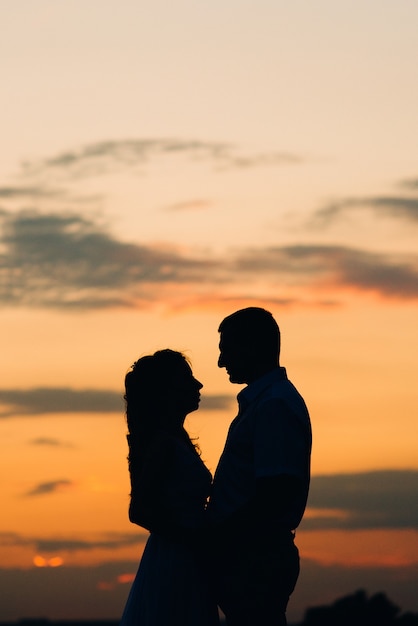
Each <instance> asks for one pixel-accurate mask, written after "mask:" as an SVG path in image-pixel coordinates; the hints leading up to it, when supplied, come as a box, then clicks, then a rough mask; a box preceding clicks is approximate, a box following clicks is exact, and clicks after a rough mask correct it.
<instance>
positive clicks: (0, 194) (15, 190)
mask: <svg viewBox="0 0 418 626" xmlns="http://www.w3.org/2000/svg"><path fill="white" fill-rule="evenodd" d="M63 195H66V194H65V191H63V190H60V189H49V188H47V187H44V186H42V185H37V186H27V185H16V186H13V187H11V186H10V187H0V199H1V200H27V199H28V200H35V199H42V200H45V199H46V198H61V197H62V196H63Z"/></svg>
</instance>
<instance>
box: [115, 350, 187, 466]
mask: <svg viewBox="0 0 418 626" xmlns="http://www.w3.org/2000/svg"><path fill="white" fill-rule="evenodd" d="M185 365H190V364H189V362H188V360H187V358H186V357H185V356H184V354H182V353H181V352H177V351H175V350H170V349H165V350H158V351H157V352H155V353H154V354H152V355H147V356H144V357H141V358H140V359H138V361H135V363H134V364H133V365H132V368H131V370H130V371H129V372H128V373H127V374H126V376H125V396H124V399H125V405H126V422H127V426H128V443H129V457H128V459H129V464H130V466H131V465H132V463H133V462H134V464H135V465H136V464H137V462H140V460H141V457H142V455H143V453H144V452H145V451H146V449H147V445H148V444H149V443H150V441H151V440H153V439H154V440H155V437H158V436H159V433H161V432H162V431H165V430H171V431H173V428H174V431H175V430H176V428H177V433H178V435H179V436H180V437H181V438H183V439H184V440H185V441H186V442H187V443H190V444H191V445H192V446H193V447H194V448H195V449H197V450H198V447H197V446H196V445H194V444H193V443H192V441H191V439H190V437H189V435H188V434H187V432H186V430H185V429H184V427H183V425H182V424H178V426H177V427H176V426H175V424H173V415H172V411H171V410H170V404H171V402H172V397H173V394H174V392H175V390H176V386H177V384H178V382H179V379H180V377H181V376H184V370H185Z"/></svg>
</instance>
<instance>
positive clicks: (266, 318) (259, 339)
mask: <svg viewBox="0 0 418 626" xmlns="http://www.w3.org/2000/svg"><path fill="white" fill-rule="evenodd" d="M218 330H219V332H220V333H225V334H228V335H230V336H236V337H237V338H240V339H241V341H243V342H244V343H246V344H247V345H248V346H250V347H254V348H255V349H256V350H257V352H261V353H264V354H266V355H267V354H268V355H271V356H273V355H276V356H277V355H278V354H279V353H280V329H279V326H278V324H277V322H276V320H275V319H274V317H273V315H272V314H271V313H270V311H266V309H262V308H261V307H256V306H251V307H247V308H245V309H240V310H239V311H235V313H232V314H231V315H228V316H227V317H225V319H223V320H222V322H221V323H220V325H219V329H218Z"/></svg>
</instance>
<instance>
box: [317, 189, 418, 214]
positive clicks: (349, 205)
mask: <svg viewBox="0 0 418 626" xmlns="http://www.w3.org/2000/svg"><path fill="white" fill-rule="evenodd" d="M397 187H398V189H399V188H400V189H403V190H405V191H408V192H414V191H416V190H417V189H418V178H415V179H414V178H410V179H406V180H403V181H401V182H400V183H399V184H398V185H397ZM359 210H360V211H362V212H364V211H372V212H373V213H375V214H376V215H377V216H378V217H382V216H383V217H389V218H392V219H397V220H402V221H404V222H406V223H408V224H416V223H418V197H417V196H416V195H413V194H412V195H411V194H402V195H399V193H398V194H375V195H371V196H358V197H357V196H353V197H348V198H342V199H340V200H336V201H335V202H330V203H328V204H326V205H325V206H323V207H322V208H320V209H319V210H317V211H316V212H315V213H314V217H313V224H315V223H316V224H317V225H318V224H320V225H324V224H328V223H330V222H333V221H334V220H336V219H338V218H339V217H341V216H342V215H345V214H347V213H351V212H353V211H359Z"/></svg>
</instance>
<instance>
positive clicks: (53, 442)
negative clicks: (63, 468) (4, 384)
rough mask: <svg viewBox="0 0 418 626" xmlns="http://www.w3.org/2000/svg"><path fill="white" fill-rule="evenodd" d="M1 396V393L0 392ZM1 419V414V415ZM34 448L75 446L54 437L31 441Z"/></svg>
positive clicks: (38, 438)
mask: <svg viewBox="0 0 418 626" xmlns="http://www.w3.org/2000/svg"><path fill="white" fill-rule="evenodd" d="M0 396H1V392H0ZM0 417H1V413H0ZM29 443H30V445H32V446H46V447H51V448H73V447H74V446H73V444H71V443H67V442H65V441H60V440H59V439H53V438H52V437H37V438H36V439H31V440H30V441H29Z"/></svg>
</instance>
